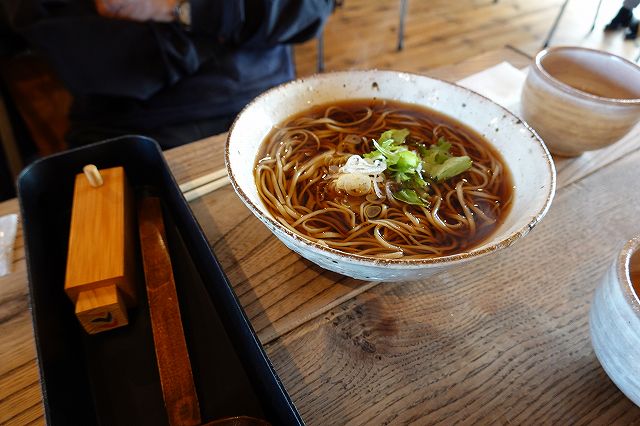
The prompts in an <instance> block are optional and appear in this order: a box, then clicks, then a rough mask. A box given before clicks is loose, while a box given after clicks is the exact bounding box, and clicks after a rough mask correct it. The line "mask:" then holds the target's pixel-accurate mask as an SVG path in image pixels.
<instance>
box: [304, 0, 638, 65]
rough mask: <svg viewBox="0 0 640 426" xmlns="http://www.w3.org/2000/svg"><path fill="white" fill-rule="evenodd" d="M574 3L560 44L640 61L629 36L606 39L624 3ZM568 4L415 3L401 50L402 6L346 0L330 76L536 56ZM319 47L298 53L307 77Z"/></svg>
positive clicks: (329, 31)
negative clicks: (518, 53) (497, 54)
mask: <svg viewBox="0 0 640 426" xmlns="http://www.w3.org/2000/svg"><path fill="white" fill-rule="evenodd" d="M602 3H603V4H602V8H601V10H600V13H599V14H598V20H597V22H596V27H595V30H594V31H593V32H592V33H590V34H589V29H590V28H591V25H592V22H593V19H594V16H595V12H596V7H597V4H598V0H573V1H570V2H569V3H568V6H567V8H566V11H565V13H564V15H563V17H562V19H561V20H560V23H559V26H558V30H557V32H556V35H555V37H554V38H553V39H552V41H551V44H552V45H580V46H588V47H594V48H598V49H603V50H608V51H611V52H613V53H616V54H619V55H622V56H624V57H627V58H629V59H632V60H633V59H635V57H636V55H637V52H638V47H637V45H636V43H635V42H633V41H625V40H624V39H623V35H622V33H621V32H618V33H614V34H604V33H603V31H602V28H603V27H604V25H605V24H606V23H607V22H608V21H609V20H610V19H611V18H612V17H613V16H614V15H615V13H616V12H617V10H618V8H619V7H620V5H621V1H603V2H602ZM562 4H563V0H535V1H531V0H498V1H497V2H494V1H493V0H430V1H426V0H409V1H408V11H407V17H406V25H405V39H404V40H405V47H404V50H402V51H401V52H398V51H397V50H396V44H397V34H398V24H399V12H400V0H345V1H344V5H343V6H342V7H340V8H338V9H337V10H336V12H335V13H334V14H333V15H332V16H331V17H330V18H329V20H328V22H327V25H326V27H325V35H324V38H325V41H324V50H325V55H324V57H325V69H326V71H336V70H347V69H364V68H382V69H395V70H400V71H409V72H417V73H421V72H424V71H426V70H427V69H429V68H433V67H436V66H440V65H444V64H454V63H457V62H460V61H462V60H463V59H465V58H467V57H469V56H474V55H477V54H479V53H482V52H484V51H487V50H492V49H496V48H500V47H503V46H505V45H511V46H513V47H516V48H518V49H520V50H523V51H524V52H527V53H529V54H531V55H533V54H535V53H536V52H537V51H538V50H540V49H541V47H542V44H543V41H544V39H545V38H546V36H547V33H548V31H549V29H550V28H551V26H552V24H553V22H554V20H555V18H556V16H557V15H558V12H559V11H560V7H561V6H562ZM316 47H317V42H316V40H313V41H311V42H308V43H305V44H303V45H301V46H297V47H296V50H295V51H296V66H297V70H298V75H299V76H304V75H309V74H312V73H314V72H316V59H317V57H316V52H317V50H316Z"/></svg>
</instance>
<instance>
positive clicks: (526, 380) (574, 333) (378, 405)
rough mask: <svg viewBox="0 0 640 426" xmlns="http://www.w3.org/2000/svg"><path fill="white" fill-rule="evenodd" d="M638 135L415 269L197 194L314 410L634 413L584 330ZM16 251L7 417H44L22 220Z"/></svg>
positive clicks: (4, 338)
mask: <svg viewBox="0 0 640 426" xmlns="http://www.w3.org/2000/svg"><path fill="white" fill-rule="evenodd" d="M505 59H508V60H509V61H510V62H512V64H513V65H515V66H516V67H522V66H524V65H526V64H527V63H528V60H529V58H527V57H526V56H524V55H521V54H519V53H518V52H516V51H515V50H514V49H501V50H498V51H495V52H492V53H491V52H490V53H487V54H484V55H481V56H479V57H476V58H472V59H470V60H468V61H464V62H461V63H460V64H457V65H456V66H455V67H449V68H445V69H443V70H442V71H438V70H434V73H433V74H434V75H436V76H439V77H445V78H448V77H450V78H451V79H452V80H457V79H459V78H462V77H464V76H466V75H468V74H471V73H473V72H477V71H479V70H481V69H484V68H486V67H489V66H491V65H495V64H496V63H499V62H501V61H502V60H505ZM439 72H440V73H442V74H440V75H438V73H439ZM224 140H225V136H224V135H220V136H216V137H213V138H209V139H206V140H203V141H200V142H196V143H193V144H190V145H187V146H183V147H180V148H176V149H174V150H171V151H168V152H167V153H166V158H167V160H168V162H169V164H170V167H171V169H172V171H173V172H174V175H175V177H176V180H177V181H178V182H179V183H184V182H186V181H189V180H192V179H194V178H197V177H200V176H202V175H205V174H207V173H211V172H212V171H214V170H217V169H219V168H220V167H222V166H223V157H222V147H223V145H224ZM637 141H638V131H637V130H636V133H635V134H634V135H632V136H630V137H628V138H626V139H625V140H623V141H621V142H620V143H618V144H616V145H613V146H611V147H610V148H608V149H607V150H602V151H598V152H594V153H590V154H587V155H586V156H583V157H579V158H578V159H557V160H558V161H557V168H558V177H559V192H558V196H557V199H556V200H555V201H554V204H553V206H552V208H551V211H550V213H549V216H548V217H547V218H545V219H544V220H543V221H542V223H541V224H540V225H539V226H538V228H536V229H535V230H534V231H533V232H532V233H531V234H530V235H529V236H527V237H526V238H525V239H524V240H523V241H521V242H519V243H518V244H516V245H515V246H514V247H513V248H511V249H509V250H506V251H504V252H502V253H497V254H496V255H495V256H492V257H489V258H487V262H486V263H484V262H482V263H481V264H478V265H476V264H473V263H472V264H470V265H469V266H467V267H465V268H463V269H459V270H457V271H455V272H450V273H446V274H443V275H441V276H438V277H435V278H433V279H431V280H429V281H426V282H418V283H413V284H394V285H385V284H373V283H365V282H362V281H356V280H351V279H347V278H344V277H342V276H340V275H337V274H333V273H330V272H326V271H323V270H321V269H320V268H318V267H316V266H314V265H312V264H310V263H309V262H306V261H304V260H302V259H300V258H299V257H298V256H297V255H295V254H293V253H291V252H290V251H289V250H288V249H286V248H285V247H284V246H283V245H281V244H280V243H279V242H278V241H277V240H276V239H275V237H272V236H271V234H270V232H269V231H268V230H267V229H266V228H265V227H264V226H262V225H261V224H260V223H259V222H258V221H257V219H255V218H254V217H253V216H252V215H251V213H250V212H249V211H248V210H247V209H246V208H245V207H244V206H243V205H242V204H241V202H240V201H239V200H238V198H237V197H236V196H235V194H234V193H233V191H232V189H231V188H230V187H224V188H221V189H219V190H217V191H215V192H213V193H211V194H208V195H206V196H204V197H202V198H199V199H196V200H194V201H193V202H191V207H192V210H193V211H194V213H195V215H196V217H197V219H198V221H199V222H200V224H201V225H202V227H203V229H204V231H205V234H206V236H207V238H208V239H209V241H210V244H211V246H212V247H213V248H214V250H215V252H216V255H217V256H218V258H219V260H220V261H221V263H222V265H223V267H224V269H225V272H226V273H227V274H228V276H229V279H230V280H231V282H232V284H233V286H234V288H235V290H236V293H237V295H238V296H239V298H240V300H241V303H242V304H243V306H244V308H245V310H246V312H247V314H248V316H249V317H250V319H251V322H252V324H253V326H254V328H255V329H256V330H257V332H258V336H259V338H260V340H261V341H262V342H263V344H265V345H266V348H267V351H268V353H269V355H270V358H271V361H272V362H273V363H274V365H275V367H276V369H277V370H278V372H279V374H280V376H281V378H282V380H283V382H284V383H285V385H286V387H287V390H288V391H289V393H290V394H291V396H292V398H293V400H294V402H295V403H296V405H297V407H298V409H299V410H300V411H301V412H302V415H303V418H304V419H305V421H307V422H308V423H309V424H334V423H347V422H348V423H354V424H357V423H360V424H366V423H385V422H390V423H405V422H411V421H415V422H416V423H419V424H425V423H437V422H438V421H441V422H443V423H450V421H451V422H452V421H455V420H464V421H466V422H467V423H474V422H475V423H486V422H489V421H491V420H493V421H496V422H498V423H509V422H512V423H531V422H530V421H529V420H532V422H533V423H540V422H542V423H551V422H553V421H555V422H556V423H586V422H589V421H591V422H594V423H611V422H614V421H619V422H621V423H630V422H634V421H635V422H640V413H639V412H638V410H637V409H636V408H634V407H632V406H631V405H630V403H629V401H628V400H627V399H626V398H625V397H624V396H623V395H622V394H621V393H620V392H618V391H617V390H616V389H615V387H614V386H613V385H612V384H611V382H610V381H608V379H607V377H606V376H605V374H604V372H603V371H602V370H601V369H600V367H599V366H598V364H597V362H596V361H595V359H594V358H593V353H592V352H591V349H590V343H589V339H588V334H587V332H586V312H587V311H588V307H589V301H590V297H591V294H592V291H593V288H594V287H595V284H596V283H597V280H598V279H599V275H600V274H601V272H602V271H603V270H604V268H605V267H606V265H608V263H609V262H610V261H611V260H612V259H611V253H612V250H614V248H615V246H616V244H618V243H620V242H622V240H624V239H626V238H628V237H630V236H631V235H632V234H633V233H634V232H635V233H637V232H638V231H640V229H638V227H635V228H634V225H633V221H632V220H629V219H628V218H629V217H630V214H631V212H632V211H633V209H635V211H637V210H638V207H639V206H638V202H637V201H635V200H632V199H630V197H629V196H627V194H626V193H624V192H623V191H624V190H625V188H626V187H630V186H631V185H632V184H633V182H635V181H637V179H638V178H639V176H638V171H637V166H634V165H635V164H637V162H638V160H640V158H639V157H640V154H638V142H637ZM634 179H635V180H634ZM603 187H606V188H607V191H604V190H601V189H603ZM609 187H611V188H609ZM17 210H18V207H17V202H16V201H15V200H11V201H8V202H5V203H1V204H0V214H6V213H10V212H16V211H17ZM14 256H15V259H14V268H15V270H14V272H13V273H12V274H10V275H8V276H5V277H1V278H0V360H1V362H0V424H20V425H22V424H29V423H37V424H41V423H42V422H43V417H42V414H43V411H42V404H41V394H40V386H39V383H38V375H37V368H36V361H35V350H34V346H33V336H32V332H31V317H30V313H29V312H28V309H27V303H28V296H27V287H26V273H25V262H24V248H23V242H22V234H21V231H20V230H19V232H18V238H17V242H16V250H15V254H14Z"/></svg>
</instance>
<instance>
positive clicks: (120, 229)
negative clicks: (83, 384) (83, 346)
mask: <svg viewBox="0 0 640 426" xmlns="http://www.w3.org/2000/svg"><path fill="white" fill-rule="evenodd" d="M87 169H88V170H89V171H88V173H89V174H90V175H91V176H87V175H85V174H83V173H79V174H77V175H76V178H75V186H74V193H73V208H72V212H71V226H70V232H69V247H68V256H67V270H66V275H65V284H64V289H65V292H66V293H67V296H68V297H69V298H70V299H71V301H72V302H73V303H74V305H75V314H76V316H77V317H78V320H79V321H80V323H81V324H82V327H83V328H84V329H85V330H86V331H87V332H88V333H90V334H94V333H99V332H102V331H106V330H111V329H113V328H116V327H121V326H123V325H126V324H128V321H129V320H128V315H127V307H131V306H134V305H135V303H136V294H135V285H134V274H135V263H134V262H135V253H134V251H135V247H136V245H135V237H136V235H137V233H136V232H135V228H134V221H135V217H134V216H133V214H134V211H133V206H132V202H133V200H132V193H131V189H130V188H129V185H128V183H127V179H126V176H125V172H124V169H123V168H122V167H114V168H109V169H103V170H100V171H99V172H98V171H97V169H95V166H94V167H92V168H91V167H89V168H87V167H85V170H87ZM91 169H95V170H91ZM96 173H97V176H96V175H95V174H96Z"/></svg>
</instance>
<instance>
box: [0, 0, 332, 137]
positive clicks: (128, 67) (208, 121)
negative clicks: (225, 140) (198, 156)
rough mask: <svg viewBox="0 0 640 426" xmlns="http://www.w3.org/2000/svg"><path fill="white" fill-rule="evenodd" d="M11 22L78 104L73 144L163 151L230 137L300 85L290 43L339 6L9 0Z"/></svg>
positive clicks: (315, 2) (250, 0) (304, 1)
mask: <svg viewBox="0 0 640 426" xmlns="http://www.w3.org/2000/svg"><path fill="white" fill-rule="evenodd" d="M2 4H3V5H2V6H0V8H4V9H3V11H4V14H5V15H6V17H5V21H7V22H8V23H9V25H10V26H11V28H12V30H13V31H15V32H16V33H18V34H20V35H21V36H22V37H23V38H24V39H25V40H26V41H27V42H28V43H29V44H30V45H31V46H33V47H34V48H37V49H38V50H40V51H42V52H43V53H44V54H45V56H46V57H48V59H49V60H50V62H51V64H52V65H53V67H54V69H55V70H56V72H57V73H58V75H59V77H60V78H61V79H62V81H63V82H64V84H65V85H66V86H67V88H68V89H69V91H70V92H71V93H72V95H73V96H74V103H73V106H72V108H71V111H70V114H69V118H70V123H71V130H70V132H69V134H68V136H67V139H68V141H69V143H70V144H71V145H80V144H85V143H89V142H94V141H97V140H101V139H105V138H108V137H112V136H117V135H122V134H143V135H147V136H151V137H153V138H155V139H156V140H158V142H159V143H160V144H161V146H162V147H163V148H169V147H172V146H177V145H181V144H183V143H187V142H191V141H194V140H197V139H201V138H203V137H206V136H210V135H213V134H217V133H220V132H223V131H225V130H227V129H228V127H229V125H230V123H231V122H232V120H233V118H234V117H235V116H236V114H237V113H238V112H239V111H240V110H241V109H242V108H243V107H244V106H245V105H246V104H247V103H248V102H249V101H250V100H251V99H253V98H254V97H255V96H257V95H258V94H260V93H261V92H263V91H264V90H266V89H268V88H270V87H272V86H275V85H277V84H280V83H283V82H285V81H288V80H291V79H293V78H294V75H295V70H294V65H293V58H292V48H291V44H293V43H299V42H303V41H306V40H309V39H311V38H313V37H314V36H316V34H317V33H318V32H319V31H320V30H321V29H322V26H323V25H324V22H325V20H326V18H327V17H328V16H329V14H330V13H331V12H332V10H333V7H334V5H333V0H190V1H185V0H95V3H94V2H93V1H92V0H3V2H2Z"/></svg>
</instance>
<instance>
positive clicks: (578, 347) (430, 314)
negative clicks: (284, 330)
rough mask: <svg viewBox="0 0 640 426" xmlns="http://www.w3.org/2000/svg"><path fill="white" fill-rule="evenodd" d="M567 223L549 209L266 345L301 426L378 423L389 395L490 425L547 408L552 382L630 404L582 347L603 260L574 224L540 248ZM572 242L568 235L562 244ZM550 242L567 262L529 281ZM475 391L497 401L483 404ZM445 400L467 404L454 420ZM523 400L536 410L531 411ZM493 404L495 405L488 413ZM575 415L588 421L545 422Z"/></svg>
mask: <svg viewBox="0 0 640 426" xmlns="http://www.w3.org/2000/svg"><path fill="white" fill-rule="evenodd" d="M584 190H585V191H587V188H584ZM574 195H575V194H574ZM561 198H562V196H561ZM585 202H586V201H585ZM571 217H575V212H573V211H570V210H569V209H562V208H560V209H553V208H552V209H551V211H550V213H549V217H548V219H547V220H548V222H545V221H543V222H542V223H541V224H540V225H539V226H538V227H537V228H536V230H535V231H534V232H532V233H531V235H529V236H527V238H525V239H524V240H522V241H520V242H518V243H517V244H516V245H514V246H513V247H512V248H510V249H509V250H505V251H502V252H499V253H496V254H495V255H493V256H491V257H487V258H485V259H483V260H482V261H477V262H473V263H470V264H468V265H465V266H462V267H460V268H458V269H455V270H452V271H450V272H445V273H443V274H440V275H438V276H434V277H432V278H429V279H426V280H423V281H418V282H412V283H389V284H380V285H378V286H377V287H375V289H374V290H372V291H367V292H366V293H363V294H361V295H359V296H357V297H356V298H355V299H352V300H349V301H346V302H344V303H342V304H340V305H338V306H336V307H335V308H333V309H331V310H330V311H328V312H327V313H326V314H324V316H323V317H322V318H323V319H322V320H321V321H314V322H313V323H310V324H308V325H307V326H302V327H300V328H299V329H297V330H295V331H294V332H292V333H289V334H287V335H285V336H283V338H282V339H281V341H279V342H278V343H277V344H274V345H270V346H269V347H268V348H267V351H268V353H269V355H270V357H271V359H272V360H273V362H275V363H276V365H277V366H279V371H278V373H279V374H280V375H281V376H282V377H283V378H285V384H286V386H287V388H288V390H289V392H291V394H292V395H295V396H296V401H295V402H296V403H297V404H298V408H299V410H300V411H301V414H302V415H303V418H304V419H305V420H306V421H308V422H309V424H316V423H322V422H323V421H326V419H327V418H342V419H347V420H350V419H351V420H355V418H356V416H360V415H363V416H371V417H369V418H368V420H372V419H374V420H375V421H377V420H380V421H382V420H388V419H384V418H378V417H376V415H383V414H381V413H382V411H381V410H383V409H384V408H385V407H383V405H384V404H387V403H388V402H389V400H388V398H389V397H390V395H391V394H392V393H393V399H394V401H397V400H398V398H402V399H405V398H406V399H407V400H408V401H410V404H415V406H414V409H413V414H412V415H416V416H418V417H420V416H423V415H425V413H431V414H429V415H430V416H431V415H433V416H434V417H429V419H432V418H436V419H437V418H440V416H442V418H441V419H442V420H446V418H448V416H466V418H467V419H477V418H479V417H484V418H486V419H491V418H492V416H495V415H497V414H496V413H492V410H498V411H500V410H501V411H500V412H513V413H520V412H522V413H527V412H530V410H534V409H535V408H536V407H537V408H540V407H542V406H546V405H545V404H551V402H552V400H553V398H557V397H558V394H557V392H559V389H560V388H561V387H562V386H558V385H557V384H556V385H553V383H555V382H556V381H557V380H560V381H562V380H566V381H568V383H567V385H566V386H567V387H568V388H573V386H578V387H579V388H581V390H580V391H578V394H579V395H582V396H578V397H583V396H584V395H590V396H589V397H590V398H593V399H594V402H595V403H597V404H603V405H605V406H609V405H619V404H622V405H624V406H627V405H629V404H630V403H629V402H628V401H626V400H625V398H624V397H623V396H622V394H620V393H619V392H618V391H617V389H616V388H615V387H614V386H613V384H612V383H611V382H610V381H609V380H608V378H607V376H606V374H605V373H604V371H602V369H601V368H600V367H599V365H598V363H597V361H596V359H595V356H594V354H593V351H592V350H591V347H590V343H589V338H588V330H587V314H588V307H589V300H590V298H591V295H592V292H593V289H594V288H595V284H596V282H597V278H598V276H599V275H600V274H601V273H602V272H603V271H604V270H605V269H606V266H607V265H608V260H605V259H602V260H597V259H596V260H594V259H591V258H592V255H593V254H592V250H591V249H589V248H588V247H587V246H585V245H584V244H582V243H581V241H582V235H581V234H580V232H582V233H584V232H586V231H585V230H582V231H580V229H581V228H580V226H579V225H578V224H575V223H574V224H572V225H570V226H568V228H569V229H567V230H565V231H563V233H562V234H563V235H562V236H559V237H556V238H553V240H551V238H552V236H553V235H554V234H555V233H556V231H555V223H558V221H560V222H565V221H566V220H567V219H569V218H571ZM609 231H611V230H610V229H607V228H605V229H604V230H603V231H602V233H604V234H607V233H609ZM572 234H573V235H576V236H577V237H578V238H573V239H572V238H567V236H568V235H572ZM598 234H600V232H598ZM550 244H554V245H555V248H556V249H557V250H558V251H560V252H563V253H567V254H566V255H565V256H564V257H563V258H561V259H558V260H557V262H558V263H560V265H561V267H556V268H553V269H549V270H545V271H542V272H540V267H541V265H540V263H539V259H541V258H543V257H544V254H545V252H546V251H548V249H549V246H550ZM609 244H610V245H611V244H613V242H610V243H609ZM514 265H517V266H518V267H517V269H514ZM585 265H586V266H585ZM558 271H560V272H558ZM305 346H306V347H309V346H317V347H318V348H319V349H318V350H317V351H310V350H308V349H306V350H305ZM541 347H544V348H546V349H545V350H540V348H541ZM311 352H317V353H318V354H321V355H318V356H317V357H315V356H314V355H313V354H312V353H311ZM309 356H311V357H312V358H311V359H308V358H307V357H309ZM324 357H328V358H324ZM470 371H471V372H473V374H471V376H468V375H469V373H470ZM425 385H428V386H425ZM549 386H552V388H551V389H550V388H549ZM307 388H319V389H321V391H318V392H309V391H308V390H307ZM476 388H480V389H484V390H486V391H487V392H489V390H490V389H491V390H492V391H491V392H493V393H492V395H497V396H496V397H495V398H493V397H492V398H486V399H483V398H481V397H478V396H477V394H474V392H472V389H476ZM418 389H421V390H420V392H418ZM596 390H597V392H598V393H597V394H596V393H595V392H596ZM447 392H454V393H456V392H458V393H459V394H463V395H464V394H466V396H463V397H462V398H463V399H464V400H465V403H468V407H465V408H464V409H463V410H462V411H461V412H456V410H457V409H456V406H455V405H456V404H455V403H453V402H447V401H445V400H446V399H447V398H444V399H443V397H442V395H446V394H447ZM491 392H489V393H491ZM581 392H584V393H581ZM413 393H417V394H416V395H413ZM337 395H340V398H338V399H334V398H335V397H336V396H337ZM527 395H528V396H527ZM501 398H502V399H501ZM532 399H535V400H536V401H537V402H536V404H537V405H536V404H534V407H533V408H530V407H529V403H528V402H527V401H530V400H532ZM501 400H502V401H503V402H504V403H505V404H506V405H505V407H506V408H505V407H498V406H496V404H497V402H496V401H501ZM545 401H546V402H545ZM487 402H489V403H488V404H487ZM364 405H366V407H367V408H362V407H363V406H364ZM485 405H486V406H485ZM551 405H553V404H551ZM358 407H360V408H358ZM459 408H460V407H458V409H459ZM581 409H582V410H583V409H584V407H582V408H581ZM547 410H551V408H549V407H547V408H546V409H543V412H544V413H546V415H548V416H550V417H552V416H553V413H552V412H551V411H547ZM363 413H364V414H363ZM376 413H380V414H376ZM574 414H579V415H584V416H586V415H589V413H585V412H580V413H576V412H572V411H571V410H568V411H567V413H560V414H558V413H556V415H557V416H560V417H562V418H565V419H569V417H570V416H571V415H574ZM385 415H386V414H385ZM325 416H327V417H325ZM563 416H564V417H563ZM358 418H363V419H367V417H358ZM521 419H522V417H521ZM396 420H399V419H396ZM414 420H415V418H414ZM494 420H495V419H494ZM372 421H373V420H372Z"/></svg>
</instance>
